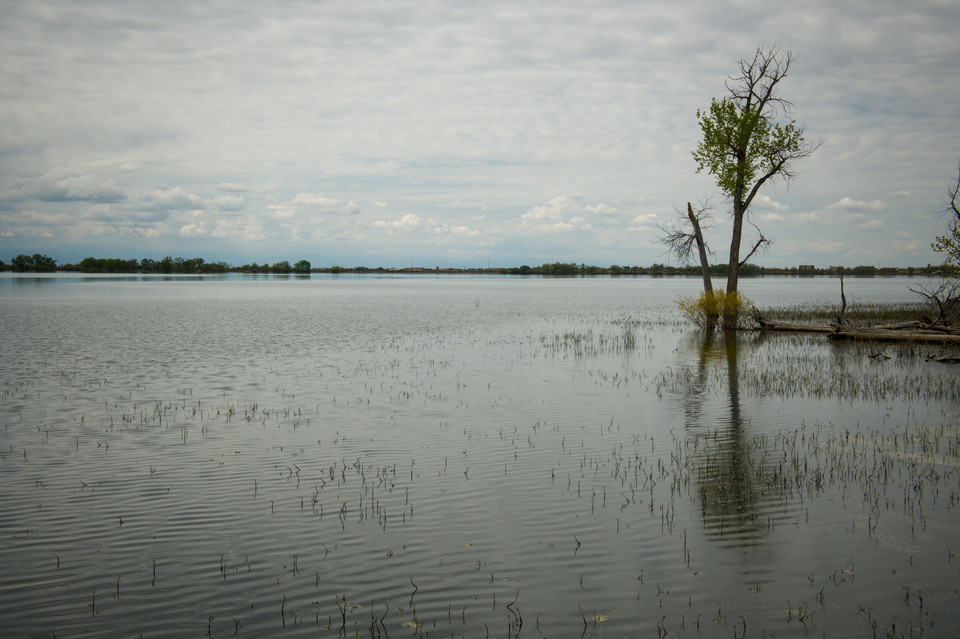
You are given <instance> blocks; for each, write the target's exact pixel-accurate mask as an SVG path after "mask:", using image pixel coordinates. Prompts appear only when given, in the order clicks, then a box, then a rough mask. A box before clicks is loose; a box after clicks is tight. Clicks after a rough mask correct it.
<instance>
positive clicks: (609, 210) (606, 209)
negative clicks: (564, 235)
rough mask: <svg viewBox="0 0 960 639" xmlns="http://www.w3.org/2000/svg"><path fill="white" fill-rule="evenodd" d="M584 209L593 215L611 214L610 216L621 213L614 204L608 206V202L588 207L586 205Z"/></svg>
mask: <svg viewBox="0 0 960 639" xmlns="http://www.w3.org/2000/svg"><path fill="white" fill-rule="evenodd" d="M583 210H584V211H585V212H587V213H590V214H592V215H600V216H609V217H613V216H616V215H619V213H620V210H619V209H616V208H614V207H612V206H608V205H606V204H598V205H596V206H587V207H584V209H583Z"/></svg>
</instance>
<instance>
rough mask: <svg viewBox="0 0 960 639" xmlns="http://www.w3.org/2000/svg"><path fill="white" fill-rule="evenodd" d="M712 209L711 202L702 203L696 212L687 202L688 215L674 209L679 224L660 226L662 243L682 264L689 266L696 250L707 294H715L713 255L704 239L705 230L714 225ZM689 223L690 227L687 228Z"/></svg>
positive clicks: (658, 226) (668, 252)
mask: <svg viewBox="0 0 960 639" xmlns="http://www.w3.org/2000/svg"><path fill="white" fill-rule="evenodd" d="M711 210H712V207H711V206H710V203H709V200H706V201H704V202H701V203H700V208H698V209H697V210H696V211H694V210H693V206H692V205H691V204H690V203H689V202H687V214H686V217H684V214H683V213H681V212H680V209H674V211H675V212H676V214H677V217H678V218H679V219H680V222H679V223H674V224H672V225H669V226H667V225H663V224H658V225H657V228H659V229H660V232H661V233H662V235H661V236H660V238H659V239H660V242H661V243H662V244H665V245H666V246H667V250H666V253H667V254H669V255H672V256H673V257H675V258H676V260H677V261H678V262H680V263H681V264H689V263H690V262H692V261H693V255H694V249H696V251H697V256H698V257H699V258H700V270H701V272H702V273H703V290H704V291H706V292H707V293H712V292H713V282H712V280H711V278H710V262H709V260H708V259H707V254H708V253H709V254H711V255H712V254H713V252H712V251H711V250H710V248H709V247H708V246H707V243H706V241H705V240H704V239H703V229H705V228H710V226H712V224H713V214H712V213H711ZM687 222H689V223H690V226H689V227H688V226H687Z"/></svg>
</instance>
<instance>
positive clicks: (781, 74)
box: [726, 45, 797, 114]
mask: <svg viewBox="0 0 960 639" xmlns="http://www.w3.org/2000/svg"><path fill="white" fill-rule="evenodd" d="M796 59H797V56H796V54H794V53H792V52H791V51H786V52H783V51H781V49H780V47H779V46H777V45H769V46H765V45H764V46H760V47H759V48H757V50H756V51H755V52H754V54H753V59H752V60H747V59H746V58H743V59H741V60H740V62H739V66H740V75H739V76H730V77H729V78H728V79H727V82H726V86H727V90H728V91H729V92H730V95H731V96H733V98H734V99H735V100H737V101H738V102H740V103H742V104H743V105H744V106H745V107H746V109H745V110H756V111H758V112H762V111H763V110H764V109H765V108H771V109H774V110H776V109H781V110H782V111H783V112H784V113H785V114H787V113H790V112H791V111H793V103H792V102H790V101H789V100H786V99H784V98H781V97H779V96H778V95H777V93H776V90H777V85H779V84H780V82H781V81H782V80H783V79H784V78H786V77H787V72H788V71H789V70H790V65H791V64H793V62H794V61H795V60H796Z"/></svg>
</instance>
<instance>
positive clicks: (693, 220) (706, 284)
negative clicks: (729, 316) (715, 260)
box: [687, 202, 720, 331]
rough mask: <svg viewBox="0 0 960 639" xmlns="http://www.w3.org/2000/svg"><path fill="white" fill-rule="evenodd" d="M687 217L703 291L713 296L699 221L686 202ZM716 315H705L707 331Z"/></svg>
mask: <svg viewBox="0 0 960 639" xmlns="http://www.w3.org/2000/svg"><path fill="white" fill-rule="evenodd" d="M687 217H689V218H690V224H692V225H693V237H694V239H695V240H696V242H697V251H699V253H700V270H701V272H702V273H703V291H704V293H706V294H708V295H712V294H713V281H712V280H711V278H710V262H709V261H708V260H707V245H706V244H705V243H704V241H703V233H702V232H701V231H700V221H699V220H698V219H697V216H696V215H694V214H693V206H691V205H690V203H689V202H687ZM719 317H720V316H719V314H718V313H712V314H710V313H708V314H707V326H706V328H707V331H712V330H714V329H715V328H716V327H717V321H718V320H719Z"/></svg>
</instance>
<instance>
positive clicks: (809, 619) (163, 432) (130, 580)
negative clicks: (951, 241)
mask: <svg viewBox="0 0 960 639" xmlns="http://www.w3.org/2000/svg"><path fill="white" fill-rule="evenodd" d="M911 284H914V282H913V281H911V280H907V279H904V278H890V279H848V280H846V282H845V285H846V296H847V299H848V302H849V303H851V304H856V303H866V302H876V301H901V300H913V299H915V295H914V294H912V293H911V292H910V291H909V290H908V286H909V285H911ZM699 288H700V282H699V281H698V280H696V279H685V278H646V277H644V278H571V279H546V278H520V277H502V278H501V277H469V276H413V277H402V276H383V277H378V276H360V277H348V276H317V275H314V276H313V277H312V278H304V279H299V278H295V277H289V278H283V277H261V278H253V277H243V276H228V277H220V278H218V277H148V276H142V277H141V276H111V277H108V276H102V277H99V276H79V275H62V274H58V275H50V276H30V275H12V274H0V628H3V631H2V633H3V634H4V636H11V637H52V636H56V637H59V638H61V639H62V638H65V637H79V636H84V637H115V636H129V637H138V636H142V637H185V636H187V637H206V636H211V637H233V636H237V637H263V636H280V635H282V636H286V637H317V636H319V637H368V636H369V637H381V636H383V637H387V636H393V637H404V636H415V637H420V636H423V637H426V636H431V637H451V636H452V637H488V636H489V637H558V636H559V637H600V636H604V635H606V636H610V637H654V636H656V637H668V636H669V637H701V636H703V637H744V636H752V637H760V636H768V637H773V636H808V635H809V636H816V637H821V636H826V637H849V636H864V637H870V636H877V637H887V636H893V637H901V636H903V637H914V636H916V637H920V636H923V637H952V636H957V635H958V634H960V593H958V590H957V588H958V584H960V557H958V553H960V537H958V534H957V530H958V525H960V410H958V409H960V384H958V375H957V372H958V369H957V368H956V365H953V366H951V365H947V364H941V363H936V362H931V361H927V357H928V356H930V355H935V354H940V353H944V352H954V353H955V350H954V351H948V350H944V347H929V346H909V347H905V346H891V345H887V346H870V345H866V344H849V343H844V344H840V343H832V342H830V341H829V340H827V339H825V338H824V337H823V336H822V335H799V334H797V335H767V334H759V333H753V332H745V333H741V334H739V335H736V336H733V337H724V336H723V335H716V336H706V335H704V334H702V333H699V332H697V331H696V330H694V329H693V328H692V327H691V326H689V325H687V324H685V323H684V321H683V319H682V317H681V315H680V313H679V311H678V310H677V309H676V306H675V304H674V301H675V300H676V299H677V297H678V296H679V295H694V294H696V292H697V291H698V290H699ZM741 289H742V291H743V292H744V293H745V294H746V295H747V296H749V297H750V298H751V299H752V300H753V301H754V302H755V303H756V304H757V305H758V306H759V307H761V308H763V307H765V306H778V305H784V304H795V303H806V302H810V303H836V302H838V301H839V282H838V281H837V280H833V279H827V278H809V279H797V278H764V279H756V280H752V279H751V280H743V281H742V283H741ZM878 351H883V353H884V354H885V355H887V356H888V357H889V359H884V358H881V357H871V355H875V354H876V353H877V352H878Z"/></svg>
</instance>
